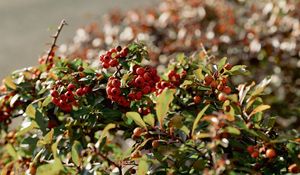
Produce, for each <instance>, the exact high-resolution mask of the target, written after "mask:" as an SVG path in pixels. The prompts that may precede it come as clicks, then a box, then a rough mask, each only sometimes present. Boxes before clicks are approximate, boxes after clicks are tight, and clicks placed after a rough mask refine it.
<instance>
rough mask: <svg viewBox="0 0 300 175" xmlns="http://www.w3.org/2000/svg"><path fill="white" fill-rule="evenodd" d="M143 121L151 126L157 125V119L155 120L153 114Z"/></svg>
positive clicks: (145, 117)
mask: <svg viewBox="0 0 300 175" xmlns="http://www.w3.org/2000/svg"><path fill="white" fill-rule="evenodd" d="M143 120H144V121H145V122H146V123H147V124H148V125H150V126H154V125H155V118H154V115H153V114H148V115H146V116H144V118H143Z"/></svg>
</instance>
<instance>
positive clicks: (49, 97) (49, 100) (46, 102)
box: [42, 96, 51, 107]
mask: <svg viewBox="0 0 300 175" xmlns="http://www.w3.org/2000/svg"><path fill="white" fill-rule="evenodd" d="M49 103H51V96H48V97H47V98H46V99H45V100H44V101H43V104H42V106H43V107H45V106H48V105H49Z"/></svg>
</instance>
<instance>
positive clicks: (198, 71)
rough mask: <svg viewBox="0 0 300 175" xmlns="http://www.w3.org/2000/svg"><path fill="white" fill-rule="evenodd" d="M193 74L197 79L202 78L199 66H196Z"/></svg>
mask: <svg viewBox="0 0 300 175" xmlns="http://www.w3.org/2000/svg"><path fill="white" fill-rule="evenodd" d="M194 74H195V76H196V78H197V79H198V80H200V81H201V80H204V75H203V74H202V69H201V68H198V69H196V70H194Z"/></svg>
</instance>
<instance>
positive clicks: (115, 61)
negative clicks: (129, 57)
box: [109, 59, 119, 67]
mask: <svg viewBox="0 0 300 175" xmlns="http://www.w3.org/2000/svg"><path fill="white" fill-rule="evenodd" d="M118 64H119V62H118V60H116V59H113V60H110V61H109V65H110V66H111V67H116V66H117V65H118Z"/></svg>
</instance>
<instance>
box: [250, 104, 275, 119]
mask: <svg viewBox="0 0 300 175" xmlns="http://www.w3.org/2000/svg"><path fill="white" fill-rule="evenodd" d="M270 107H271V106H269V105H259V106H257V107H256V108H255V109H254V110H253V111H252V112H251V113H250V115H249V117H251V116H252V115H254V114H256V113H258V112H262V111H264V110H267V109H269V108H270Z"/></svg>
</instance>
